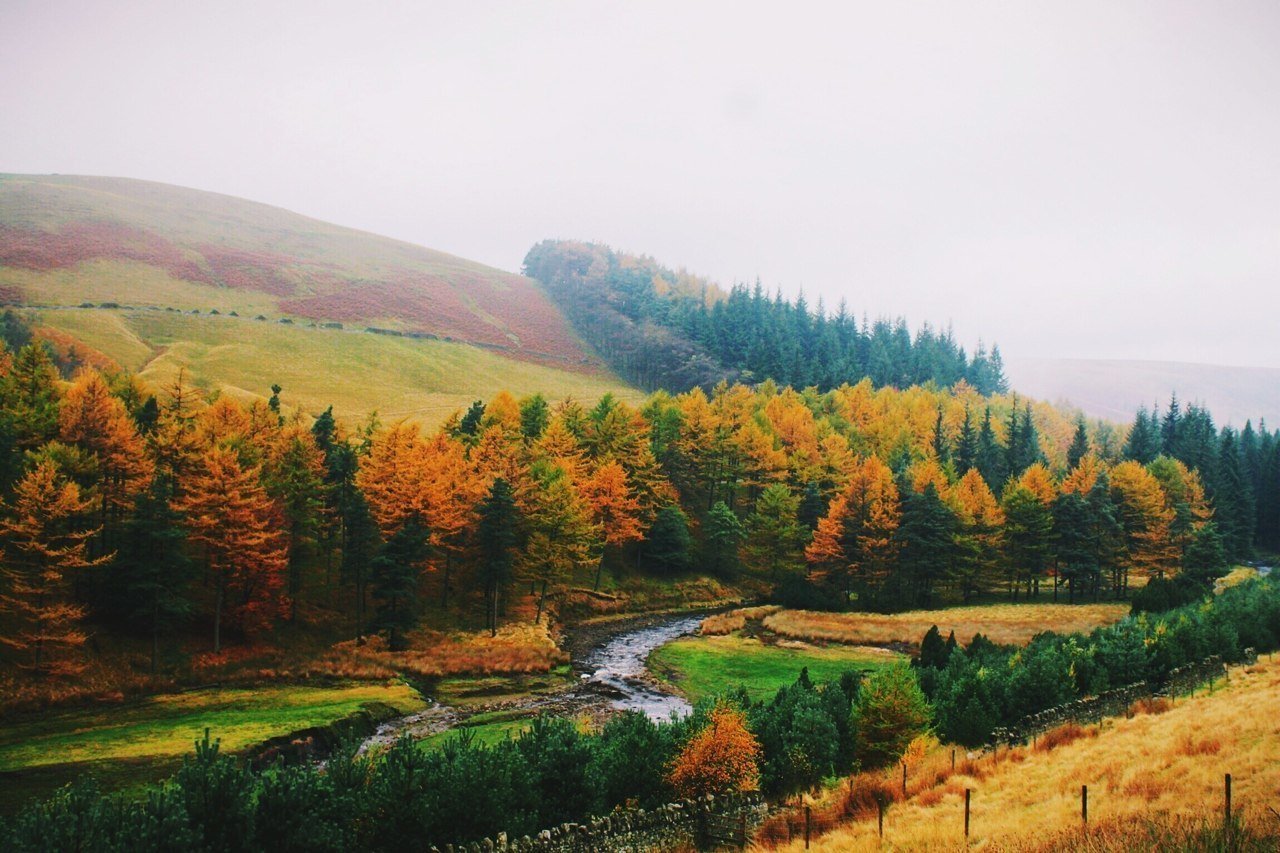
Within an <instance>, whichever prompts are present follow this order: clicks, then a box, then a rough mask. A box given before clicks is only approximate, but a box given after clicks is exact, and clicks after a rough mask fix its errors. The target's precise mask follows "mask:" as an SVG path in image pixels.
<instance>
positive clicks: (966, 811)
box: [964, 788, 973, 838]
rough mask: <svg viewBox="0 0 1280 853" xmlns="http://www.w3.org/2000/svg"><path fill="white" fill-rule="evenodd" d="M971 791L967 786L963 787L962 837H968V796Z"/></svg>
mask: <svg viewBox="0 0 1280 853" xmlns="http://www.w3.org/2000/svg"><path fill="white" fill-rule="evenodd" d="M972 794H973V791H972V790H971V789H969V788H965V789H964V837H965V838H968V837H969V797H970V795H972Z"/></svg>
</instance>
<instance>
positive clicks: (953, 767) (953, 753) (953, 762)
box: [951, 746, 956, 773]
mask: <svg viewBox="0 0 1280 853" xmlns="http://www.w3.org/2000/svg"><path fill="white" fill-rule="evenodd" d="M951 772H952V773H955V772H956V748H955V747H954V746H953V747H951Z"/></svg>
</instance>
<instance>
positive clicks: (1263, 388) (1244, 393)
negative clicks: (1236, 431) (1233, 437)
mask: <svg viewBox="0 0 1280 853" xmlns="http://www.w3.org/2000/svg"><path fill="white" fill-rule="evenodd" d="M1005 372H1006V374H1007V375H1008V377H1009V384H1010V385H1011V386H1012V387H1014V388H1016V389H1017V390H1018V391H1020V392H1021V393H1023V394H1027V395H1030V396H1032V397H1036V398H1039V399H1043V400H1049V401H1052V402H1066V403H1068V404H1070V405H1073V406H1078V407H1079V408H1080V409H1082V410H1083V411H1084V412H1085V413H1086V414H1088V415H1092V416H1094V417H1100V418H1106V419H1108V420H1113V421H1118V422H1121V423H1127V422H1129V421H1131V420H1132V419H1133V415H1134V413H1135V412H1136V411H1137V410H1138V409H1139V408H1140V407H1142V406H1146V407H1147V408H1148V409H1150V408H1157V409H1163V408H1164V407H1165V406H1167V405H1168V402H1169V398H1170V395H1172V394H1177V396H1178V399H1179V400H1181V401H1183V402H1184V403H1199V404H1200V405H1202V406H1203V407H1205V408H1207V409H1208V410H1209V411H1210V412H1211V413H1212V415H1213V418H1214V420H1215V421H1216V422H1218V423H1219V424H1224V425H1225V424H1230V425H1233V426H1235V427H1241V426H1243V425H1244V423H1245V421H1248V420H1252V421H1253V422H1254V424H1255V425H1257V423H1258V421H1259V419H1262V418H1265V419H1266V421H1267V423H1268V424H1269V425H1272V426H1274V425H1275V424H1277V423H1280V369H1276V368H1270V367H1230V366H1225V365H1216V364H1195V363H1190V362H1173V361H1124V360H1106V359H1077V358H1071V359H1068V358H1026V357H1018V356H1009V357H1007V358H1006V359H1005Z"/></svg>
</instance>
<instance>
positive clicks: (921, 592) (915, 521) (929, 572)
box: [895, 483, 957, 608]
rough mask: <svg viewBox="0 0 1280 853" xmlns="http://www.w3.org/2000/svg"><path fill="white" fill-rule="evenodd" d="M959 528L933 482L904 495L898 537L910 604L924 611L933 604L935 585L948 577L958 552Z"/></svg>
mask: <svg viewBox="0 0 1280 853" xmlns="http://www.w3.org/2000/svg"><path fill="white" fill-rule="evenodd" d="M956 529H957V522H956V516H955V514H954V513H953V512H952V511H951V510H950V509H949V508H948V507H947V505H946V504H945V503H943V501H942V498H941V497H940V496H939V495H938V490H937V488H936V487H935V486H934V484H933V483H927V484H926V485H925V487H924V490H923V491H920V492H916V491H914V490H909V491H907V492H906V494H905V495H904V496H903V500H902V523H901V524H900V525H899V526H898V529H897V531H896V532H895V536H896V537H897V539H898V543H899V544H898V553H899V560H898V569H899V573H900V575H901V581H902V583H903V585H904V586H905V588H906V591H907V594H908V598H907V603H909V604H911V605H914V606H917V607H921V608H927V607H929V606H931V604H932V603H933V592H934V585H935V584H936V583H937V581H939V580H940V579H941V578H943V577H944V576H945V574H946V570H947V565H948V563H949V562H950V559H951V557H952V554H953V552H954V549H955V535H956Z"/></svg>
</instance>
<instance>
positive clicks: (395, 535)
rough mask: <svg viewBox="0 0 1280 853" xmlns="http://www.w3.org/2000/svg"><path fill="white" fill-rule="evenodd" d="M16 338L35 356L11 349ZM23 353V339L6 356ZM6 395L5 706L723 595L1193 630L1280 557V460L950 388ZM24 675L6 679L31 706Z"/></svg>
mask: <svg viewBox="0 0 1280 853" xmlns="http://www.w3.org/2000/svg"><path fill="white" fill-rule="evenodd" d="M6 328H7V329H9V331H10V332H13V330H14V329H17V328H18V327H16V326H12V325H10V326H7V327H6ZM19 331H20V330H19ZM15 343H18V344H22V346H21V347H20V348H19V349H18V350H17V351H16V352H11V353H8V354H6V355H5V357H4V361H3V376H2V377H0V440H3V442H4V451H3V453H2V454H0V490H2V494H3V502H2V503H0V541H2V544H3V549H4V564H3V579H2V588H0V594H2V595H3V598H2V599H0V603H2V605H3V612H2V613H0V641H2V642H3V653H4V659H5V660H6V662H7V663H8V664H10V666H8V667H6V669H7V671H8V673H11V674H7V675H6V679H9V678H12V679H16V680H18V681H19V682H24V681H27V680H30V679H36V680H41V679H49V678H55V679H56V678H59V677H64V678H71V677H74V675H75V674H76V673H77V672H78V671H80V670H81V668H82V667H83V661H84V659H85V657H86V655H89V654H91V653H92V649H93V648H96V645H97V644H96V641H91V640H92V638H93V637H94V636H95V635H97V634H98V633H99V632H102V631H106V632H108V633H113V632H114V633H119V634H122V635H130V636H138V637H145V638H146V639H147V641H148V642H149V644H150V647H151V669H152V671H153V672H155V671H157V670H158V669H160V668H162V667H161V665H162V663H163V662H164V661H166V660H172V659H174V658H175V657H181V655H182V654H183V653H184V652H183V650H184V649H186V650H187V652H186V653H190V649H191V642H190V641H191V638H192V637H193V636H198V635H203V636H204V637H205V638H206V639H205V640H204V641H203V642H202V643H200V645H201V646H202V647H204V648H205V649H207V651H208V653H210V654H212V655H215V656H216V655H225V654H226V652H227V648H228V646H236V645H243V644H252V643H254V642H257V641H263V640H267V639H269V640H271V641H272V642H275V643H279V644H284V645H287V644H288V643H289V642H291V640H290V638H291V637H292V636H295V635H294V634H292V633H291V632H289V631H283V630H281V629H283V628H285V627H287V626H294V625H297V624H299V623H305V622H306V621H307V620H308V619H310V618H313V617H314V615H315V614H316V613H317V610H316V608H317V607H318V606H320V605H321V604H322V605H323V606H324V607H326V608H329V609H330V610H332V611H336V612H337V613H339V614H340V618H341V619H342V620H343V621H344V623H345V624H346V625H347V626H349V627H348V629H347V630H348V631H349V635H350V636H352V637H354V638H356V639H357V640H362V639H363V638H364V637H365V636H366V635H370V634H377V635H380V636H381V637H382V638H383V640H384V641H385V642H386V644H387V646H388V647H389V648H390V649H391V650H393V651H394V650H397V649H403V648H405V646H406V643H407V641H406V635H407V634H408V632H410V631H411V630H413V629H414V627H415V626H417V625H419V624H422V623H423V622H424V621H425V622H428V623H430V622H436V621H439V620H442V619H453V618H462V619H465V620H471V621H470V624H473V625H476V626H477V627H478V626H479V624H481V623H483V624H484V626H485V627H486V628H488V629H490V631H496V630H497V628H498V626H499V624H500V623H502V622H504V620H508V619H510V618H512V617H511V616H510V615H509V614H508V603H509V601H510V600H511V597H512V595H513V591H514V590H517V589H519V590H525V589H527V590H529V591H530V592H533V593H534V594H535V595H536V597H537V602H538V604H537V610H536V614H535V615H534V618H535V619H536V620H539V621H540V620H542V619H543V618H544V614H545V611H546V609H547V608H548V607H550V606H552V605H553V604H554V602H555V601H556V600H557V599H558V597H559V596H560V595H561V594H563V593H564V592H565V591H566V590H568V589H571V588H586V589H591V588H598V587H599V586H600V584H601V581H602V579H607V578H610V577H613V576H619V575H627V574H634V573H639V574H642V575H648V576H654V577H673V576H680V575H682V574H684V573H690V572H694V573H705V574H710V575H712V576H715V577H717V578H720V579H723V580H725V581H728V582H732V583H734V584H736V585H738V586H739V587H741V588H743V589H749V590H754V591H755V593H756V594H759V595H760V596H762V597H772V598H773V599H775V600H777V601H779V602H782V603H786V604H788V605H791V606H800V607H805V608H808V609H832V610H843V609H861V610H868V609H870V610H883V611H890V610H899V609H905V608H913V607H921V606H929V605H934V604H938V603H945V602H954V601H966V602H967V601H970V600H973V599H975V598H979V599H983V600H987V599H990V598H991V597H994V596H1002V597H1008V598H1010V599H1013V600H1019V599H1021V598H1027V597H1041V596H1050V595H1051V596H1053V597H1054V599H1055V600H1059V599H1061V600H1066V601H1078V600H1085V599H1088V600H1097V599H1098V598H1100V597H1106V598H1120V599H1123V598H1127V597H1130V596H1131V595H1132V597H1133V598H1134V603H1135V607H1136V608H1137V609H1148V610H1163V609H1167V608H1168V607H1170V606H1176V605H1177V604H1179V603H1182V602H1184V601H1190V600H1193V599H1194V598H1195V597H1197V596H1198V595H1199V594H1200V593H1201V592H1203V591H1204V589H1206V588H1207V586H1208V584H1209V583H1210V581H1211V579H1212V578H1213V577H1215V576H1216V575H1217V574H1218V573H1220V570H1221V569H1223V568H1224V567H1225V566H1226V565H1227V563H1228V561H1233V560H1240V559H1243V558H1246V557H1248V556H1249V555H1250V554H1251V552H1252V549H1253V547H1254V545H1255V542H1256V543H1258V544H1261V545H1263V546H1265V547H1268V548H1274V547H1276V544H1277V543H1276V536H1277V519H1276V508H1277V507H1278V506H1280V496H1278V495H1277V491H1278V490H1280V441H1278V440H1277V436H1276V435H1275V434H1274V433H1271V432H1268V431H1267V430H1266V429H1265V428H1262V429H1259V430H1255V429H1254V428H1253V427H1252V425H1246V427H1245V428H1244V429H1243V430H1241V431H1239V432H1237V431H1235V430H1234V429H1231V428H1223V429H1221V430H1219V429H1217V428H1216V427H1215V426H1214V424H1213V422H1212V420H1211V419H1210V418H1209V416H1208V414H1207V413H1206V412H1204V411H1203V410H1201V409H1199V408H1197V407H1195V406H1191V407H1187V408H1185V410H1184V408H1183V407H1182V406H1180V405H1179V404H1178V403H1177V402H1176V401H1173V402H1171V403H1170V405H1169V408H1168V410H1167V411H1166V412H1165V413H1164V414H1163V415H1162V416H1156V415H1152V414H1150V413H1147V412H1143V413H1140V414H1139V416H1138V419H1137V421H1136V422H1135V424H1134V425H1133V427H1132V428H1131V429H1130V430H1129V432H1128V435H1127V438H1126V437H1123V436H1122V435H1121V433H1120V431H1119V430H1116V429H1115V428H1114V427H1112V426H1111V425H1109V424H1106V423H1104V422H1094V423H1092V424H1090V423H1087V422H1086V421H1085V420H1083V419H1081V418H1078V417H1076V418H1073V417H1072V416H1071V415H1070V414H1069V413H1066V412H1063V411H1060V410H1059V409H1057V408H1055V407H1053V406H1049V405H1045V404H1038V403H1031V402H1029V401H1025V400H1020V399H1018V398H1017V397H1016V396H1012V395H1003V394H996V395H991V396H983V395H981V394H980V393H978V391H977V390H976V389H975V388H973V387H972V386H970V385H969V384H968V383H967V382H966V381H964V380H961V381H959V382H957V383H956V384H955V385H954V386H952V387H951V388H949V389H942V388H940V387H938V386H937V385H934V384H929V385H926V386H912V387H910V388H906V389H902V390H899V389H897V388H894V387H891V386H886V387H881V388H876V387H874V385H873V383H872V382H871V381H870V380H863V381H861V382H859V383H858V384H856V385H841V386H839V387H837V388H834V389H831V390H828V391H825V392H823V391H820V390H818V389H817V388H815V387H809V388H807V389H805V390H795V389H793V388H787V387H779V386H777V385H775V384H774V383H773V382H771V381H766V382H763V383H760V384H758V385H756V386H747V385H743V384H735V385H729V384H726V383H722V384H720V385H718V386H717V387H716V388H715V389H713V392H712V393H711V394H710V395H708V394H706V393H704V391H703V390H702V389H701V388H700V387H695V388H694V389H693V390H690V391H687V392H684V393H681V394H677V395H671V394H668V393H666V392H657V393H655V394H654V395H652V396H651V397H650V398H649V399H648V400H647V401H646V402H645V403H644V404H643V406H641V407H639V408H633V407H631V406H629V405H627V404H625V403H622V402H619V401H617V400H615V399H613V398H612V397H610V396H605V397H604V398H602V399H601V400H599V401H598V402H597V403H595V404H594V405H591V406H584V405H580V404H578V403H575V402H572V401H569V402H566V403H563V404H558V405H556V406H554V407H553V406H550V405H548V403H547V402H546V401H545V400H544V399H543V398H542V397H541V396H538V395H533V396H529V397H526V398H524V399H520V400H517V399H515V398H514V397H512V396H511V395H509V394H505V393H502V394H499V395H497V396H496V397H494V398H493V399H491V400H489V401H488V402H487V403H486V402H481V401H477V402H476V403H475V404H473V405H472V406H471V407H470V408H469V409H468V410H467V411H465V412H461V411H460V412H458V413H456V414H455V415H454V416H453V417H452V418H451V419H449V420H448V421H447V422H446V423H445V424H444V426H443V427H442V428H441V429H439V430H438V431H436V432H434V433H433V434H429V435H428V434H424V433H423V432H422V431H421V430H420V429H419V428H418V427H417V426H416V425H414V424H412V423H409V422H397V423H393V424H389V425H384V424H380V423H378V422H377V420H376V419H371V420H370V421H369V422H367V423H365V424H363V425H361V426H359V427H357V428H347V427H343V426H342V425H341V424H339V423H337V422H336V421H335V419H334V418H333V416H332V414H331V412H321V413H319V414H318V416H316V417H314V418H309V417H306V416H304V415H303V414H302V413H300V412H297V411H292V412H291V411H289V410H288V407H287V405H285V404H284V403H282V398H281V393H282V391H283V389H280V388H279V387H276V388H274V389H272V394H271V396H270V397H269V398H268V399H267V400H265V401H263V400H261V399H257V400H254V401H252V402H250V403H248V404H244V403H241V402H239V401H238V400H236V399H235V398H233V397H231V396H229V395H226V394H223V395H203V394H202V393H200V392H199V391H198V390H197V389H195V388H193V387H191V386H189V385H186V384H184V382H183V381H182V379H181V377H180V378H179V379H178V381H177V382H175V383H174V384H173V386H172V387H169V388H162V389H151V388H147V387H144V386H143V384H142V383H140V382H139V381H138V380H137V379H136V378H134V377H131V376H129V375H127V374H122V373H115V374H110V375H103V374H100V373H98V372H97V371H95V370H94V369H92V368H89V367H80V368H77V369H76V370H75V372H74V374H73V375H71V376H69V377H64V376H62V375H61V374H60V372H59V369H58V367H57V365H55V364H54V363H53V362H52V361H51V359H50V354H49V352H48V349H47V348H46V347H45V346H44V345H43V344H42V343H40V342H39V341H34V342H31V341H28V342H25V343H24V342H23V339H22V338H21V337H19V338H18V339H17V340H16V341H15ZM12 673H16V674H12Z"/></svg>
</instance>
